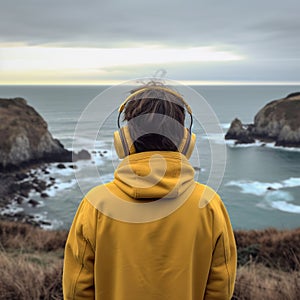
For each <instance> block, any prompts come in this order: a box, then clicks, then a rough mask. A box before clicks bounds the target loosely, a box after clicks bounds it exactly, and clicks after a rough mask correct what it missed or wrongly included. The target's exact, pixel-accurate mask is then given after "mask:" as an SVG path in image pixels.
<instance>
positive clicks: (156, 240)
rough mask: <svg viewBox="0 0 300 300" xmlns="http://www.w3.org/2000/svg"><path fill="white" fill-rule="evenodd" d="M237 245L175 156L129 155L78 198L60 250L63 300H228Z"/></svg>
mask: <svg viewBox="0 0 300 300" xmlns="http://www.w3.org/2000/svg"><path fill="white" fill-rule="evenodd" d="M235 274H236V246H235V240H234V236H233V232H232V228H231V224H230V220H229V217H228V214H227V212H226V209H225V207H224V205H223V203H222V201H221V199H220V197H219V196H218V195H217V194H216V193H215V192H214V191H213V190H211V189H210V188H208V187H207V186H205V185H202V184H199V183H197V182H195V181H194V170H193V168H192V166H191V165H190V163H189V162H188V160H187V159H186V158H185V156H184V155H182V154H180V153H178V152H165V151H157V152H156V151H154V152H143V153H137V154H133V155H130V156H128V157H126V158H125V159H124V160H123V161H122V162H121V163H120V165H119V167H118V168H117V169H116V172H115V179H114V180H113V181H112V182H110V183H108V184H105V185H100V186H96V187H95V188H93V189H92V190H91V191H90V192H89V193H88V194H87V195H86V196H85V197H84V199H83V200H82V202H81V204H80V206H79V208H78V211H77V213H76V216H75V218H74V221H73V224H72V226H71V229H70V232H69V236H68V240H67V243H66V248H65V260H64V273H63V292H64V299H77V300H79V299H97V300H167V299H169V300H196V299H197V300H200V299H230V298H231V296H232V294H233V288H234V281H235Z"/></svg>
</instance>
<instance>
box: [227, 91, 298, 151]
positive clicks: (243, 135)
mask: <svg viewBox="0 0 300 300" xmlns="http://www.w3.org/2000/svg"><path fill="white" fill-rule="evenodd" d="M225 139H227V140H236V143H253V142H254V141H255V140H260V141H263V142H275V145H276V146H284V147H300V92H298V93H292V94H290V95H288V96H287V97H285V98H283V99H279V100H274V101H271V102H269V103H268V104H267V105H265V106H264V107H263V108H262V109H261V110H260V111H259V112H258V113H257V114H256V115H255V118H254V124H250V125H243V124H242V122H241V121H240V120H239V119H235V120H233V121H232V123H231V126H230V128H229V130H228V132H227V133H226V135H225Z"/></svg>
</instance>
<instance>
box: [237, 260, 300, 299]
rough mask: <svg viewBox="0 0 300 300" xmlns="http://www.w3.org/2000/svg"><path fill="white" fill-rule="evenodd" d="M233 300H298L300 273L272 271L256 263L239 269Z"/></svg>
mask: <svg viewBox="0 0 300 300" xmlns="http://www.w3.org/2000/svg"><path fill="white" fill-rule="evenodd" d="M233 299H235V300H251V299H264V300H296V299H300V273H299V271H291V272H283V271H279V270H274V269H270V268H268V267H265V266H264V265H262V264H256V263H250V264H249V265H245V266H242V267H239V268H238V272H237V279H236V284H235V291H234V297H233Z"/></svg>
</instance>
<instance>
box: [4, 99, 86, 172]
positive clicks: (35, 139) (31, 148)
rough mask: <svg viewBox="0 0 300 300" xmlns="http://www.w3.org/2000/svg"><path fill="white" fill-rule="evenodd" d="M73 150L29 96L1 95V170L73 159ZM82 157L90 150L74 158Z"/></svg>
mask: <svg viewBox="0 0 300 300" xmlns="http://www.w3.org/2000/svg"><path fill="white" fill-rule="evenodd" d="M72 154H73V153H72V152H71V151H68V150H66V149H65V148H64V146H63V145H62V144H61V143H60V142H59V140H57V139H54V138H53V137H52V135H51V133H50V132H49V131H48V126H47V123H46V122H45V120H44V119H43V118H42V117H41V116H40V115H39V114H38V113H37V112H36V110H35V109H34V108H33V107H31V106H29V105H28V104H27V102H26V100H25V99H23V98H14V99H0V170H9V169H14V168H19V167H22V166H26V165H30V164H39V163H43V162H57V161H59V162H62V161H65V162H67V161H72ZM79 158H89V154H88V153H87V151H85V152H81V153H80V154H79V155H78V154H74V155H73V159H74V160H77V159H79Z"/></svg>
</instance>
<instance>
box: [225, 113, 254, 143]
mask: <svg viewBox="0 0 300 300" xmlns="http://www.w3.org/2000/svg"><path fill="white" fill-rule="evenodd" d="M225 139H226V140H237V143H240V144H249V143H254V142H255V140H254V138H253V137H252V136H251V134H250V131H249V129H248V127H247V126H246V125H243V124H242V122H241V121H240V120H239V119H237V118H236V119H234V120H233V121H232V123H231V125H230V128H229V130H228V132H227V133H226V135H225Z"/></svg>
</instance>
